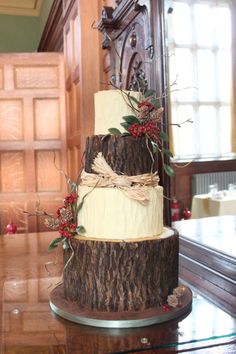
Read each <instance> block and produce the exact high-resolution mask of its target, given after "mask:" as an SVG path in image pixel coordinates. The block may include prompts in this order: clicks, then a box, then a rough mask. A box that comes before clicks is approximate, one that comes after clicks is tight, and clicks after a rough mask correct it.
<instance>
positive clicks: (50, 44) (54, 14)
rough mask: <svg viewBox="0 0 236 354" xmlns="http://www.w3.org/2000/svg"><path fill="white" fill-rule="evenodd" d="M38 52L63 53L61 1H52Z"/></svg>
mask: <svg viewBox="0 0 236 354" xmlns="http://www.w3.org/2000/svg"><path fill="white" fill-rule="evenodd" d="M38 52H63V25H62V0H54V2H53V4H52V8H51V10H50V13H49V16H48V20H47V23H46V26H45V28H44V31H43V34H42V37H41V40H40V43H39V46H38Z"/></svg>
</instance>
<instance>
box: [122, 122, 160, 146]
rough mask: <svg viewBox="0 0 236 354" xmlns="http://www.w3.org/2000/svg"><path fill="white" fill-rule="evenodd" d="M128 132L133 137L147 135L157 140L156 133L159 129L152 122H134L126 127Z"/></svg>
mask: <svg viewBox="0 0 236 354" xmlns="http://www.w3.org/2000/svg"><path fill="white" fill-rule="evenodd" d="M128 131H129V133H130V134H131V135H132V136H134V137H135V138H137V137H139V136H142V135H147V136H148V137H149V138H150V139H151V140H153V141H157V140H158V133H159V131H160V129H159V128H157V126H156V125H155V123H153V122H147V123H145V124H144V125H140V124H139V123H134V124H132V125H131V126H130V127H129V128H128Z"/></svg>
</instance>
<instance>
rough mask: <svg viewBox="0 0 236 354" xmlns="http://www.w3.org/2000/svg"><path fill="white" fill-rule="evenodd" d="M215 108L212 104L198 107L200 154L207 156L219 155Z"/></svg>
mask: <svg viewBox="0 0 236 354" xmlns="http://www.w3.org/2000/svg"><path fill="white" fill-rule="evenodd" d="M216 118H217V117H216V109H215V107H214V106H200V107H199V126H200V127H199V128H200V142H199V143H200V148H201V154H202V155H203V156H204V155H206V156H207V155H209V156H212V155H213V156H214V155H215V156H218V155H219V140H218V132H219V128H218V127H217V119H216Z"/></svg>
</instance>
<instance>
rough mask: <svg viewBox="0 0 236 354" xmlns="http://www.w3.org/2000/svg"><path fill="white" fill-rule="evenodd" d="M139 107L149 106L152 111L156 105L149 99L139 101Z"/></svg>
mask: <svg viewBox="0 0 236 354" xmlns="http://www.w3.org/2000/svg"><path fill="white" fill-rule="evenodd" d="M138 108H147V109H148V110H149V112H151V111H152V110H153V109H155V107H154V106H153V105H152V104H151V103H150V102H149V101H142V102H139V104H138Z"/></svg>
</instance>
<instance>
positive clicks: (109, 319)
mask: <svg viewBox="0 0 236 354" xmlns="http://www.w3.org/2000/svg"><path fill="white" fill-rule="evenodd" d="M49 304H50V307H51V309H52V311H53V312H55V313H56V314H57V315H59V316H60V317H62V318H64V319H66V320H69V321H71V322H75V323H78V324H82V325H87V326H93V327H103V328H137V327H145V326H151V325H154V324H158V323H163V322H166V321H170V320H173V319H176V318H178V317H181V316H183V315H186V314H188V313H190V311H191V306H192V292H191V290H190V289H189V288H188V287H185V292H184V295H183V296H182V297H181V306H179V307H175V308H171V309H170V310H168V311H164V309H163V307H161V306H160V307H158V308H150V309H147V310H143V311H137V312H135V311H132V312H131V311H123V312H98V311H91V310H90V311H88V310H84V309H80V307H79V305H78V304H76V303H74V302H71V301H68V300H66V299H65V297H64V289H63V284H60V285H58V286H57V287H56V288H54V289H53V290H52V292H51V293H50V296H49Z"/></svg>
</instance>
